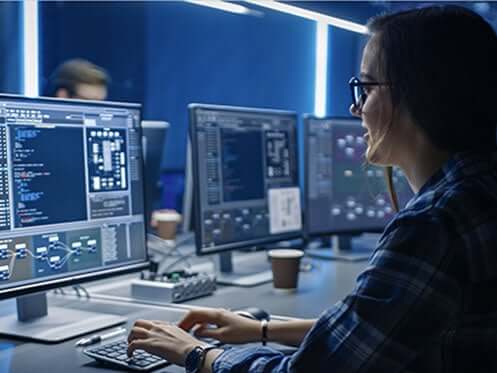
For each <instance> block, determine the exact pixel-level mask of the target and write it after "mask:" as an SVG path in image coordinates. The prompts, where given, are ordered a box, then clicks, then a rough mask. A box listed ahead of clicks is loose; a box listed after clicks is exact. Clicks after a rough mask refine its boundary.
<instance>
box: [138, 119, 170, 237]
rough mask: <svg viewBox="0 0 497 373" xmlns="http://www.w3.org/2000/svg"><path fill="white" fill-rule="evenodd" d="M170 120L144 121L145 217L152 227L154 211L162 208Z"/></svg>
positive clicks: (148, 225)
mask: <svg viewBox="0 0 497 373" xmlns="http://www.w3.org/2000/svg"><path fill="white" fill-rule="evenodd" d="M168 128H169V123H168V122H163V121H151V120H144V121H142V145H143V156H144V160H145V168H144V180H145V218H146V221H147V230H150V229H151V226H150V220H151V216H152V211H154V210H157V209H159V208H160V199H161V192H162V183H161V180H160V172H161V163H162V156H163V154H164V149H165V147H166V139H167V130H168Z"/></svg>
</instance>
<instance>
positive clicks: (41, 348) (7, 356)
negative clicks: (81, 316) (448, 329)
mask: <svg viewBox="0 0 497 373" xmlns="http://www.w3.org/2000/svg"><path fill="white" fill-rule="evenodd" d="M312 263H313V264H314V266H315V268H314V270H312V271H310V272H306V273H301V276H300V280H299V289H298V291H297V292H296V293H295V294H276V293H274V291H273V290H272V284H265V285H261V286H257V287H253V288H234V287H221V288H219V289H218V290H217V291H216V293H215V294H214V295H212V296H209V297H204V298H199V299H196V300H193V301H191V302H188V304H189V305H194V306H208V307H224V308H232V309H236V308H242V307H247V306H258V307H261V308H264V309H265V310H267V311H268V312H270V313H272V314H276V315H284V316H290V317H302V318H315V317H317V316H318V315H319V314H320V313H321V311H323V310H324V309H325V308H327V307H329V306H331V305H332V304H334V303H335V302H336V301H338V300H340V299H342V298H343V297H344V296H345V295H346V294H347V293H348V292H349V291H350V290H351V289H352V287H353V284H354V279H355V277H356V275H357V274H358V272H360V271H361V270H362V269H363V268H364V266H365V263H364V262H363V263H341V262H331V261H330V262H327V261H320V260H313V261H312ZM134 277H136V275H134V276H124V277H122V278H117V279H116V278H114V279H112V280H106V281H105V282H103V283H92V284H90V285H89V286H88V287H87V288H88V290H89V291H90V293H91V294H92V295H93V294H94V297H92V299H90V300H80V299H75V298H74V297H73V296H62V295H53V294H51V295H50V296H49V297H48V298H49V305H54V306H64V307H69V308H76V309H84V310H92V311H100V312H107V313H113V314H118V315H125V316H127V317H128V318H129V322H128V325H127V327H128V328H129V327H130V326H131V325H132V323H133V321H134V320H135V319H137V318H146V319H162V320H167V321H177V320H178V319H180V318H181V316H182V315H183V314H184V313H185V312H186V311H187V309H188V306H186V305H184V304H180V305H171V304H160V303H157V304H151V303H150V302H147V303H143V302H141V301H140V302H139V301H136V300H132V299H130V298H129V295H130V289H129V282H130V281H131V279H132V278H134ZM14 304H15V302H13V301H10V300H9V301H3V302H0V313H3V314H5V313H6V312H12V311H13V310H14ZM77 339H78V338H77ZM74 342H75V340H70V341H67V342H65V343H61V344H56V345H44V344H38V343H25V342H22V341H16V340H13V339H5V338H2V339H0V372H14V373H25V372H26V373H28V372H43V371H46V372H50V373H59V372H64V373H66V372H75V371H77V372H97V371H100V372H104V371H107V372H112V371H117V370H109V369H107V370H102V369H101V368H102V366H101V365H99V364H96V363H95V362H94V361H93V360H92V359H90V358H88V357H86V356H85V355H83V354H82V353H81V352H80V350H79V349H76V348H75V347H74ZM160 372H184V370H183V369H182V368H179V367H175V366H171V367H166V368H164V369H162V370H160Z"/></svg>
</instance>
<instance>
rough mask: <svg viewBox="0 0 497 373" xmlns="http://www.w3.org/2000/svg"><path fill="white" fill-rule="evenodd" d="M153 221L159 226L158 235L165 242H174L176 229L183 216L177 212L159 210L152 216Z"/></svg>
mask: <svg viewBox="0 0 497 373" xmlns="http://www.w3.org/2000/svg"><path fill="white" fill-rule="evenodd" d="M152 220H153V221H154V223H155V225H156V226H157V234H158V235H159V237H160V238H162V239H164V240H174V239H175V238H176V229H177V226H178V223H179V222H180V221H181V215H180V214H178V213H177V212H176V211H175V210H157V211H154V212H153V214H152Z"/></svg>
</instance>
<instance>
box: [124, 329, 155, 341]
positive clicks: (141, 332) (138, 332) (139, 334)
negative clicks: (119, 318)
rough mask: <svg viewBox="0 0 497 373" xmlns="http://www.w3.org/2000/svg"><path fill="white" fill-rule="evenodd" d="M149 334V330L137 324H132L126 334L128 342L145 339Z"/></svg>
mask: <svg viewBox="0 0 497 373" xmlns="http://www.w3.org/2000/svg"><path fill="white" fill-rule="evenodd" d="M149 336H150V332H149V331H148V330H147V329H145V328H141V327H139V326H134V327H133V328H132V329H131V331H130V332H129V334H128V343H130V342H132V341H133V340H135V339H147V338H149Z"/></svg>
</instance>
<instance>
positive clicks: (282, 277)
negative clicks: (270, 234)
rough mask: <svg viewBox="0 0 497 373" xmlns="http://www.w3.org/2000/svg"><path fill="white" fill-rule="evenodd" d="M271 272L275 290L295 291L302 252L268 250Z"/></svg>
mask: <svg viewBox="0 0 497 373" xmlns="http://www.w3.org/2000/svg"><path fill="white" fill-rule="evenodd" d="M268 256H269V258H270V259H271V267H272V270H273V286H274V288H275V289H282V290H288V291H295V289H297V286H298V280H299V269H300V259H302V257H303V256H304V252H303V251H302V250H295V249H277V250H270V251H269V252H268Z"/></svg>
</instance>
